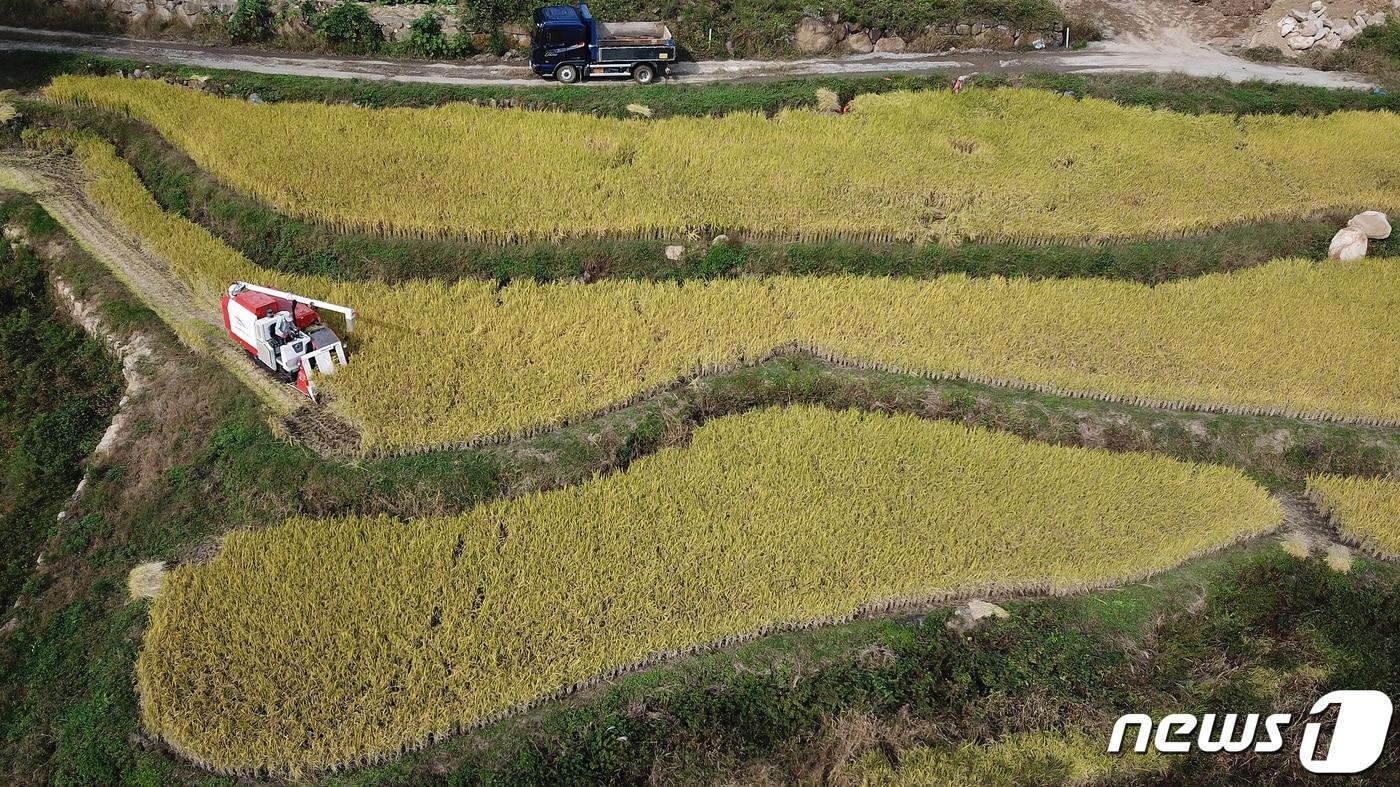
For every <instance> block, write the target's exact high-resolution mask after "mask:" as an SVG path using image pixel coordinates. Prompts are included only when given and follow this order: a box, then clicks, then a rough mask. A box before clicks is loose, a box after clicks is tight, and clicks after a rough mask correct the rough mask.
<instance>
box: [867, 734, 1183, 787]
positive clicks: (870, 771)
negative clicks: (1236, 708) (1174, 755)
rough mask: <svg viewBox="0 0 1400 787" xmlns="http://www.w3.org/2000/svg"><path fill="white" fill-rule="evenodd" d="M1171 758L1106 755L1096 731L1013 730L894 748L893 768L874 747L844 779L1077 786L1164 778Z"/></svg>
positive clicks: (960, 786)
mask: <svg viewBox="0 0 1400 787" xmlns="http://www.w3.org/2000/svg"><path fill="white" fill-rule="evenodd" d="M1170 765H1171V762H1170V760H1168V759H1167V756H1166V755H1163V754H1161V753H1159V752H1157V751H1149V752H1147V753H1145V754H1136V753H1133V752H1131V751H1129V752H1127V753H1123V754H1109V753H1108V752H1106V751H1104V741H1103V736H1102V735H1089V734H1087V733H1084V732H1081V731H1078V730H1071V731H1065V732H1055V731H1045V732H1021V733H1013V734H1011V735H1008V736H1006V737H1005V738H1002V739H1001V740H998V741H995V742H993V743H985V744H983V743H964V744H962V745H960V746H958V747H957V748H954V749H934V748H930V747H927V746H916V747H914V748H913V749H910V750H908V751H904V752H900V755H899V769H898V770H896V769H895V768H893V767H892V766H891V765H890V762H889V760H888V759H886V757H885V755H884V753H883V752H881V751H879V750H875V751H872V752H870V754H869V755H867V756H866V757H863V758H862V759H860V760H858V761H856V763H855V768H854V769H853V770H854V772H853V773H852V774H851V778H850V779H848V780H847V783H849V784H853V785H860V787H931V786H932V785H937V786H938V787H1016V785H1023V784H1054V785H1059V786H1060V787H1083V786H1084V785H1089V784H1108V783H1115V782H1118V783H1122V782H1130V781H1132V777H1135V776H1137V777H1141V776H1147V775H1152V776H1156V777H1162V776H1165V775H1166V773H1167V770H1168V768H1169V767H1170Z"/></svg>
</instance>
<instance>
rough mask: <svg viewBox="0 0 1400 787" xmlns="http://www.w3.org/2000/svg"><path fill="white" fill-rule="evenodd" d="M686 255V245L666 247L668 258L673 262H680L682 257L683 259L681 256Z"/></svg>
mask: <svg viewBox="0 0 1400 787" xmlns="http://www.w3.org/2000/svg"><path fill="white" fill-rule="evenodd" d="M684 256H685V247H684V246H667V247H666V259H668V260H670V261H671V262H679V261H680V259H681V257H684Z"/></svg>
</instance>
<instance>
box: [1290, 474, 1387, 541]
mask: <svg viewBox="0 0 1400 787" xmlns="http://www.w3.org/2000/svg"><path fill="white" fill-rule="evenodd" d="M1308 495H1309V496H1310V497H1312V499H1313V501H1314V502H1315V503H1317V505H1318V507H1319V508H1321V509H1322V510H1323V511H1326V512H1328V513H1330V514H1331V515H1332V518H1333V520H1334V521H1336V523H1337V524H1338V525H1339V526H1340V527H1341V529H1342V535H1344V536H1346V537H1347V538H1348V539H1350V540H1352V541H1354V542H1356V543H1358V544H1361V545H1363V546H1365V547H1366V548H1368V549H1370V550H1372V551H1374V552H1377V553H1380V554H1384V555H1390V556H1397V555H1400V479H1395V478H1362V477H1358V476H1336V475H1315V476H1312V477H1310V478H1308Z"/></svg>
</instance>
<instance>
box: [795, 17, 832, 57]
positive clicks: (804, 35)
mask: <svg viewBox="0 0 1400 787" xmlns="http://www.w3.org/2000/svg"><path fill="white" fill-rule="evenodd" d="M834 27H835V26H834V24H833V23H832V22H830V21H828V20H826V19H819V18H817V17H814V16H808V17H803V18H802V20H801V21H799V22H798V23H797V34H796V35H797V40H796V43H797V51H799V52H801V53H802V54H804V55H820V54H822V53H824V52H830V51H831V48H832V47H834V46H836V42H837V41H838V40H840V36H839V34H838V33H836V31H835V30H834V29H833V28H834Z"/></svg>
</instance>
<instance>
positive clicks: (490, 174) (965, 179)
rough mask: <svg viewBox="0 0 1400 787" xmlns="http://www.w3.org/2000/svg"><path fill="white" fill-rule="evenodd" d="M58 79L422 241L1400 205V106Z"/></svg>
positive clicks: (1166, 217)
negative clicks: (1238, 110)
mask: <svg viewBox="0 0 1400 787" xmlns="http://www.w3.org/2000/svg"><path fill="white" fill-rule="evenodd" d="M47 95H48V96H50V97H52V98H54V99H57V100H61V101H67V102H76V103H83V104H93V105H96V106H98V107H102V108H106V109H111V110H118V111H124V112H127V113H129V114H131V115H133V116H134V117H136V118H139V119H141V120H144V121H146V122H149V123H151V124H152V125H154V126H155V127H156V128H157V129H158V130H159V131H160V132H161V133H162V134H164V135H165V136H166V137H167V138H169V139H170V140H171V141H172V142H173V143H174V144H176V145H177V146H178V147H180V148H181V149H182V150H184V151H185V152H186V153H188V154H189V155H190V156H191V157H192V158H193V159H194V160H195V161H196V162H198V163H199V164H200V165H201V166H203V167H204V168H206V169H208V170H209V171H211V172H213V173H214V174H215V175H217V176H218V177H219V178H221V179H223V180H224V181H226V182H227V183H229V184H230V185H232V186H233V187H235V188H237V189H240V190H242V191H244V192H246V193H247V194H250V195H253V196H256V197H258V198H260V199H263V200H265V201H267V202H269V203H271V204H272V205H275V206H276V207H277V208H279V209H281V210H283V211H285V212H287V213H290V214H292V215H295V216H298V217H301V218H306V219H310V220H313V221H317V222H320V223H323V224H325V225H327V226H330V227H332V228H336V229H344V230H349V229H353V230H362V231H370V232H380V233H387V234H394V235H406V236H420V237H441V236H451V237H465V238H471V239H478V240H485V241H490V242H512V241H517V240H524V239H542V240H549V239H555V238H560V237H578V236H598V235H612V236H634V237H647V238H658V237H679V236H682V235H684V234H685V233H688V232H692V231H700V232H705V231H716V232H718V231H723V232H737V233H741V234H747V235H751V236H757V237H764V238H779V239H800V240H805V241H824V240H829V239H832V238H853V239H864V240H873V241H894V240H913V241H926V240H927V241H932V240H937V241H941V242H958V241H959V240H962V239H975V240H982V241H1012V242H1028V243H1029V242H1038V241H1046V240H1056V241H1094V240H1104V239H1114V238H1123V237H1130V236H1138V237H1140V236H1170V235H1176V234H1181V233H1190V232H1197V231H1201V230H1204V229H1208V228H1213V227H1219V226H1221V225H1227V224H1233V223H1240V222H1247V221H1252V220H1259V219H1265V218H1279V217H1291V216H1304V215H1308V214H1310V213H1314V212H1317V211H1320V210H1324V209H1346V208H1353V207H1363V206H1364V207H1375V208H1380V209H1385V208H1387V207H1389V208H1396V207H1400V204H1397V200H1396V189H1395V185H1394V184H1395V183H1397V182H1400V117H1397V116H1395V115H1393V114H1391V113H1386V112H1339V113H1336V114H1331V115H1328V116H1326V117H1321V118H1306V117H1279V116H1246V117H1230V116H1224V115H1202V116H1192V115H1182V114H1176V113H1172V112H1166V111H1153V110H1150V109H1146V108H1142V107H1133V108H1129V107H1123V106H1120V105H1117V104H1114V103H1111V102H1108V101H1101V100H1097V99H1085V100H1079V101H1076V100H1074V99H1071V98H1065V97H1061V96H1057V95H1054V94H1052V93H1049V92H1045V91H1036V90H1011V89H1005V90H971V91H967V92H964V93H963V94H961V95H957V96H954V95H952V94H949V93H889V94H884V95H863V96H861V97H859V98H857V99H856V100H855V102H854V103H853V105H852V111H851V113H850V114H849V115H845V116H827V115H822V114H820V113H817V112H813V111H810V110H791V111H785V112H782V113H780V114H779V115H777V116H776V117H775V118H773V119H769V118H767V117H764V116H761V115H742V114H736V115H729V116H726V117H723V118H670V119H665V120H657V121H651V120H617V119H604V118H597V117H592V116H588V115H578V114H568V113H557V112H547V113H545V112H527V111H524V110H496V109H489V108H483V107H475V106H470V105H464V104H452V105H445V106H440V107H435V108H431V109H387V110H373V109H364V108H358V107H352V106H343V105H334V106H332V105H324V104H316V103H310V104H300V103H288V104H273V105H263V106H250V105H248V104H247V103H245V102H239V101H234V100H230V99H221V98H216V97H213V96H209V95H205V94H202V93H198V92H195V91H191V90H188V89H185V88H182V87H178V86H173V85H167V84H164V83H161V82H157V81H151V80H145V81H142V80H121V79H116V78H106V77H81V76H63V77H59V78H58V79H56V80H54V82H53V83H52V85H51V86H50V87H49V88H48V90H47ZM1339 140H1366V144H1364V145H1359V144H1358V145H1352V144H1340V143H1339ZM1304 160H1305V161H1306V165H1303V164H1300V163H1299V162H1300V161H1304Z"/></svg>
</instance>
